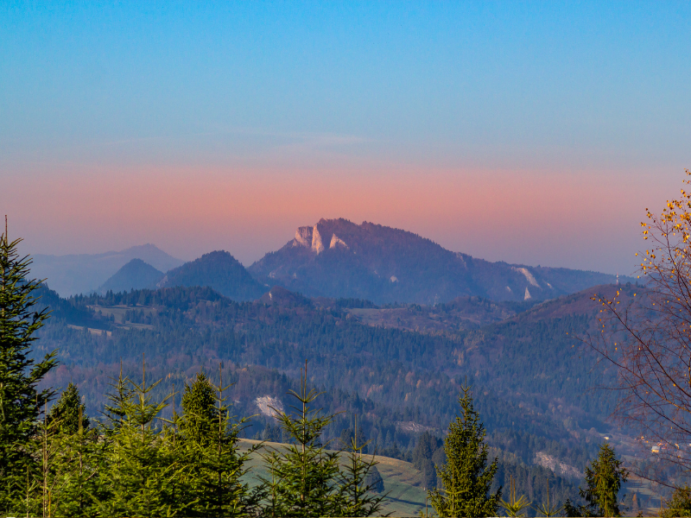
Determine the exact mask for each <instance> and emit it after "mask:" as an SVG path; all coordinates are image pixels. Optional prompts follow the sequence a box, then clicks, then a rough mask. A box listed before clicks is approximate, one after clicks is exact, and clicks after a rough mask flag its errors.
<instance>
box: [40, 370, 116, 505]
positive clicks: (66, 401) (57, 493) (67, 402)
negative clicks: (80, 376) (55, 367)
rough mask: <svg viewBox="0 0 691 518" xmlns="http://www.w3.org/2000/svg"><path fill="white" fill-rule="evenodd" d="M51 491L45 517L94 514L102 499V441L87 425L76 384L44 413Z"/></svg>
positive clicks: (70, 385)
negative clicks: (51, 452) (50, 456)
mask: <svg viewBox="0 0 691 518" xmlns="http://www.w3.org/2000/svg"><path fill="white" fill-rule="evenodd" d="M47 417H48V418H47V420H46V421H47V431H48V434H47V435H48V438H49V442H50V443H51V445H52V446H53V450H54V452H55V453H54V455H53V457H54V458H53V462H52V465H51V466H50V477H51V479H52V481H51V490H50V501H49V504H50V505H49V508H50V512H49V513H48V516H84V517H88V516H95V515H96V511H97V510H96V501H98V500H101V499H102V498H103V496H104V495H103V493H102V492H101V488H100V485H99V483H98V475H99V471H100V469H102V465H103V455H104V447H105V443H104V442H103V441H99V437H98V432H97V430H95V429H93V428H91V427H90V422H89V418H88V417H87V415H86V412H85V409H84V405H83V404H81V401H80V398H79V391H78V390H77V387H76V386H75V385H73V384H72V383H70V384H69V385H68V387H67V389H66V390H65V391H64V392H63V393H62V395H61V396H60V399H59V400H58V402H57V403H56V404H55V405H54V406H53V408H52V409H51V410H50V412H49V413H48V416H47Z"/></svg>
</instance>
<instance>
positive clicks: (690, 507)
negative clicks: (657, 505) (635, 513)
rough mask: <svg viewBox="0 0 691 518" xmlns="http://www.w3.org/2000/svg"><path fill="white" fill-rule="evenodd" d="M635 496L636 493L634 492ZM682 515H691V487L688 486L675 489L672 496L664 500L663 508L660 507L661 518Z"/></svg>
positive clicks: (672, 517) (675, 517)
mask: <svg viewBox="0 0 691 518" xmlns="http://www.w3.org/2000/svg"><path fill="white" fill-rule="evenodd" d="M634 496H636V495H635V494H634ZM680 516H691V488H690V487H688V486H683V487H679V488H677V489H675V490H674V493H672V498H670V499H669V500H667V501H666V502H664V505H663V506H662V509H660V517H661V518H677V517H680Z"/></svg>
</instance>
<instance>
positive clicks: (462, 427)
mask: <svg viewBox="0 0 691 518" xmlns="http://www.w3.org/2000/svg"><path fill="white" fill-rule="evenodd" d="M462 390H463V394H462V396H461V398H460V400H459V401H460V405H461V409H462V415H461V416H459V417H457V418H456V420H455V421H453V422H452V423H451V424H450V425H449V434H448V435H447V436H446V439H445V440H444V452H445V453H446V459H447V460H446V465H444V466H440V467H438V468H437V476H438V478H439V479H440V480H441V488H440V489H434V490H432V491H429V497H430V501H431V503H432V507H433V508H434V510H435V511H436V513H437V515H439V516H442V517H444V516H464V517H468V518H475V517H484V516H496V514H497V508H498V506H499V502H500V499H501V488H499V489H498V490H497V491H496V492H495V493H490V488H491V486H492V481H493V480H494V475H495V473H496V472H497V467H498V466H497V459H494V460H493V461H492V463H491V464H490V465H489V466H487V445H486V444H485V442H484V440H485V435H486V431H485V428H484V426H483V424H482V422H480V416H479V414H478V413H477V412H476V411H475V409H474V406H473V398H472V394H471V391H470V387H462Z"/></svg>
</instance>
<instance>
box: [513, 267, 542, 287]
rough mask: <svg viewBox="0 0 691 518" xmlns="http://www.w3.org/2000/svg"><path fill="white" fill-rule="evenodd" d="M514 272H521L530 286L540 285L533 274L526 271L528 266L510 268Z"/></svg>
mask: <svg viewBox="0 0 691 518" xmlns="http://www.w3.org/2000/svg"><path fill="white" fill-rule="evenodd" d="M512 270H514V271H515V272H519V273H522V274H523V275H524V276H525V278H526V280H527V281H528V283H529V284H531V285H532V286H535V287H536V288H539V287H540V285H539V284H538V283H537V280H535V277H533V274H532V273H530V271H528V268H512Z"/></svg>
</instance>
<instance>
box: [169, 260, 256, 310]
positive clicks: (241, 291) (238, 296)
mask: <svg viewBox="0 0 691 518" xmlns="http://www.w3.org/2000/svg"><path fill="white" fill-rule="evenodd" d="M173 286H208V287H210V288H212V289H214V290H215V291H217V292H218V293H220V294H221V295H224V296H226V297H228V298H230V299H233V300H237V301H247V300H256V299H258V298H259V297H261V296H262V295H263V294H264V293H265V292H266V291H268V288H266V287H265V286H262V285H261V284H259V283H258V282H257V281H256V280H254V279H253V278H252V276H251V275H250V274H249V273H248V272H247V270H246V269H245V267H244V266H242V264H240V262H239V261H238V260H237V259H235V258H234V257H233V256H232V255H230V254H229V253H228V252H225V251H216V252H211V253H209V254H205V255H203V256H201V257H200V258H199V259H196V260H194V261H191V262H189V263H185V264H183V265H182V266H179V267H178V268H174V269H173V270H171V271H169V272H168V273H167V274H166V275H165V277H163V279H161V281H160V282H159V283H158V287H160V288H167V287H173Z"/></svg>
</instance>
